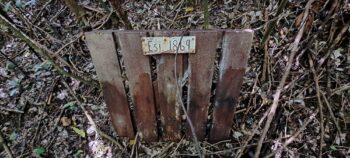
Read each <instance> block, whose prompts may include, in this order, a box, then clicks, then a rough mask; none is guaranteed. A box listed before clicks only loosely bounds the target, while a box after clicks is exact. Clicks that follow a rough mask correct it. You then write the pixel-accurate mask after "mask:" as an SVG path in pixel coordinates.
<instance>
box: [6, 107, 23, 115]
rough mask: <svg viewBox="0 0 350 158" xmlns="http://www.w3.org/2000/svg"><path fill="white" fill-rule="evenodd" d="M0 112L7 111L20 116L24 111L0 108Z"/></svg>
mask: <svg viewBox="0 0 350 158" xmlns="http://www.w3.org/2000/svg"><path fill="white" fill-rule="evenodd" d="M0 109H1V111H8V112H15V113H20V114H24V111H21V110H16V109H9V108H5V107H2V106H0Z"/></svg>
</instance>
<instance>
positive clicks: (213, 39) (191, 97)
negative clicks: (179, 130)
mask: <svg viewBox="0 0 350 158" xmlns="http://www.w3.org/2000/svg"><path fill="white" fill-rule="evenodd" d="M191 35H194V36H196V37H197V43H196V44H197V48H196V54H189V59H188V64H189V73H188V74H189V84H188V86H189V87H188V105H187V112H188V115H189V119H190V120H191V121H192V124H193V126H194V129H195V133H196V136H197V138H198V140H204V138H205V135H206V126H207V117H208V107H209V99H210V95H211V84H212V78H213V72H214V62H215V55H216V46H217V43H218V41H219V38H220V35H221V33H220V32H217V31H207V32H191ZM186 135H187V136H192V134H191V129H190V127H189V126H188V124H187V127H186Z"/></svg>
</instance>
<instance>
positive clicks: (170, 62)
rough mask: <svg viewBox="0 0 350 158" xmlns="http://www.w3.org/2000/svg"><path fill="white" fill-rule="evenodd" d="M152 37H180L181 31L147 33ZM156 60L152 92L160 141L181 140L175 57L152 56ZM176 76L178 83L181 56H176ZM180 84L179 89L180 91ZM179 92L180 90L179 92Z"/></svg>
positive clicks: (168, 55)
mask: <svg viewBox="0 0 350 158" xmlns="http://www.w3.org/2000/svg"><path fill="white" fill-rule="evenodd" d="M149 33H150V34H151V35H153V36H160V37H162V36H165V37H171V36H181V35H182V34H183V32H182V31H154V32H149ZM153 57H154V58H155V59H156V63H157V68H156V74H157V79H156V81H155V82H154V85H156V86H157V87H155V89H154V92H155V95H156V105H157V110H159V112H160V121H161V126H162V129H163V130H162V139H163V140H164V141H176V140H180V138H181V107H180V105H179V103H178V102H177V98H176V81H175V67H174V63H175V55H174V54H161V55H154V56H153ZM176 63H177V71H176V73H177V76H178V81H181V80H182V76H183V55H180V54H178V56H177V60H176ZM181 88H182V87H181V84H180V89H181ZM180 91H181V90H180Z"/></svg>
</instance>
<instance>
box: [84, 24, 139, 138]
mask: <svg viewBox="0 0 350 158" xmlns="http://www.w3.org/2000/svg"><path fill="white" fill-rule="evenodd" d="M85 36H86V43H87V45H88V48H89V50H90V52H91V57H92V60H93V62H94V65H95V69H96V72H97V74H98V77H99V80H100V81H101V83H102V89H103V95H104V99H105V101H106V104H107V107H108V111H109V113H110V116H111V120H112V124H113V126H114V128H115V130H116V132H117V134H118V135H119V136H122V137H129V138H133V137H134V129H133V125H132V122H131V116H130V111H129V105H128V102H127V98H126V93H125V89H124V85H123V79H122V77H121V72H120V65H119V63H118V57H117V54H116V48H115V43H114V40H113V35H112V33H111V32H108V31H106V32H90V33H86V34H85Z"/></svg>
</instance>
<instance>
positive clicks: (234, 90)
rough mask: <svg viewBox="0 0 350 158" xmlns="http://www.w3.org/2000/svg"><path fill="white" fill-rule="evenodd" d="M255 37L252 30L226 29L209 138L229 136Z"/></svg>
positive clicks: (211, 140)
mask: <svg viewBox="0 0 350 158" xmlns="http://www.w3.org/2000/svg"><path fill="white" fill-rule="evenodd" d="M252 40H253V32H252V31H251V30H238V31H236V30H232V31H226V32H225V33H224V37H223V45H222V50H223V52H222V59H221V61H220V71H219V81H218V85H217V89H216V97H215V104H214V105H215V107H214V112H213V124H212V128H211V130H210V137H209V141H210V142H218V141H221V140H224V139H228V138H230V131H231V127H232V124H233V117H234V106H235V105H236V104H237V99H238V96H239V92H240V87H241V85H242V81H243V75H244V73H245V68H246V65H247V60H248V57H249V51H250V48H251V45H252Z"/></svg>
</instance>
